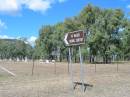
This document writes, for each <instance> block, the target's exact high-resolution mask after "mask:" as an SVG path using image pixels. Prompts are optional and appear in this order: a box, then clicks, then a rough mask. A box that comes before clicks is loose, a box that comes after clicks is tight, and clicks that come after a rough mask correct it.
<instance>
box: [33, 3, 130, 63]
mask: <svg viewBox="0 0 130 97" xmlns="http://www.w3.org/2000/svg"><path fill="white" fill-rule="evenodd" d="M76 30H84V31H85V34H86V43H85V45H82V55H83V59H84V60H89V61H90V62H95V61H97V60H100V61H101V60H102V62H104V63H108V62H110V61H112V60H117V59H120V60H130V21H129V19H128V18H127V17H125V14H124V12H123V11H122V10H121V9H103V8H99V7H97V6H93V5H91V4H88V5H87V6H86V7H85V8H84V9H83V10H82V11H81V12H80V13H79V14H78V15H77V16H74V17H71V18H67V19H65V20H64V22H60V23H57V24H55V25H45V26H42V27H41V29H40V30H39V38H38V39H37V40H36V46H35V50H34V53H35V54H34V55H35V57H36V58H50V56H51V57H52V58H56V59H57V60H59V61H63V60H66V59H67V56H68V48H67V47H66V46H65V44H64V41H63V39H64V35H65V33H68V32H71V31H76ZM72 51H73V58H74V59H73V60H74V61H75V62H77V61H78V60H79V54H78V48H77V47H73V48H72Z"/></svg>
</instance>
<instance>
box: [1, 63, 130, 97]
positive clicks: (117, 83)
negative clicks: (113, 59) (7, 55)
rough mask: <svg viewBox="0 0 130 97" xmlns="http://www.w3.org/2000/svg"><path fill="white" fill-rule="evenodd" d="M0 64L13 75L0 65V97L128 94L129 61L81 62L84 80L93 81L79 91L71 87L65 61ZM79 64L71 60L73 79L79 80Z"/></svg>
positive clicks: (116, 96)
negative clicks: (116, 62)
mask: <svg viewBox="0 0 130 97" xmlns="http://www.w3.org/2000/svg"><path fill="white" fill-rule="evenodd" d="M0 65H1V66H3V67H5V68H7V69H8V70H10V71H12V72H13V73H15V74H16V77H14V76H11V75H10V74H8V73H6V72H4V71H2V70H1V69H0V97H129V96H130V63H124V64H123V63H121V64H119V65H118V66H119V68H118V69H119V70H118V72H117V65H116V64H97V66H96V67H97V68H96V72H95V65H94V64H84V81H85V83H86V84H90V85H93V87H89V86H88V87H87V89H86V91H85V92H84V93H81V89H80V86H77V87H76V89H75V90H74V91H73V89H72V84H71V78H70V75H69V74H68V67H67V65H68V64H67V63H56V74H55V69H54V67H55V65H54V64H45V63H40V62H35V66H34V75H33V76H32V65H33V63H32V62H10V61H0ZM79 71H80V65H79V64H73V76H74V81H78V82H79V81H80V72H79Z"/></svg>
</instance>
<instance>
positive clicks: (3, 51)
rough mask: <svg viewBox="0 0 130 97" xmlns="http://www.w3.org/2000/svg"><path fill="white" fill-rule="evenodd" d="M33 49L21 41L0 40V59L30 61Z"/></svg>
mask: <svg viewBox="0 0 130 97" xmlns="http://www.w3.org/2000/svg"><path fill="white" fill-rule="evenodd" d="M32 55H33V48H32V47H31V46H30V45H29V44H27V43H25V41H23V40H17V39H0V59H12V60H16V59H17V58H18V59H19V60H24V59H25V58H28V59H31V58H32Z"/></svg>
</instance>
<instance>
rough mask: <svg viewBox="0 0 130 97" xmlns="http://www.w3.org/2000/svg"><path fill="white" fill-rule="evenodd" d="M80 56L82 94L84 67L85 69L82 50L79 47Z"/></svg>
mask: <svg viewBox="0 0 130 97" xmlns="http://www.w3.org/2000/svg"><path fill="white" fill-rule="evenodd" d="M79 55H80V81H81V82H82V86H81V89H82V92H84V67H83V60H82V55H81V49H80V46H79Z"/></svg>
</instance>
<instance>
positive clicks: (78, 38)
mask: <svg viewBox="0 0 130 97" xmlns="http://www.w3.org/2000/svg"><path fill="white" fill-rule="evenodd" d="M84 41H85V38H84V31H82V30H79V31H74V32H69V33H67V34H66V35H65V38H64V42H65V44H66V46H69V65H70V73H71V80H72V85H73V70H72V60H71V50H70V46H79V55H80V81H81V90H82V92H84V74H83V73H84V69H83V68H84V67H83V62H82V55H81V49H80V45H81V44H84V43H85V42H84Z"/></svg>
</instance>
